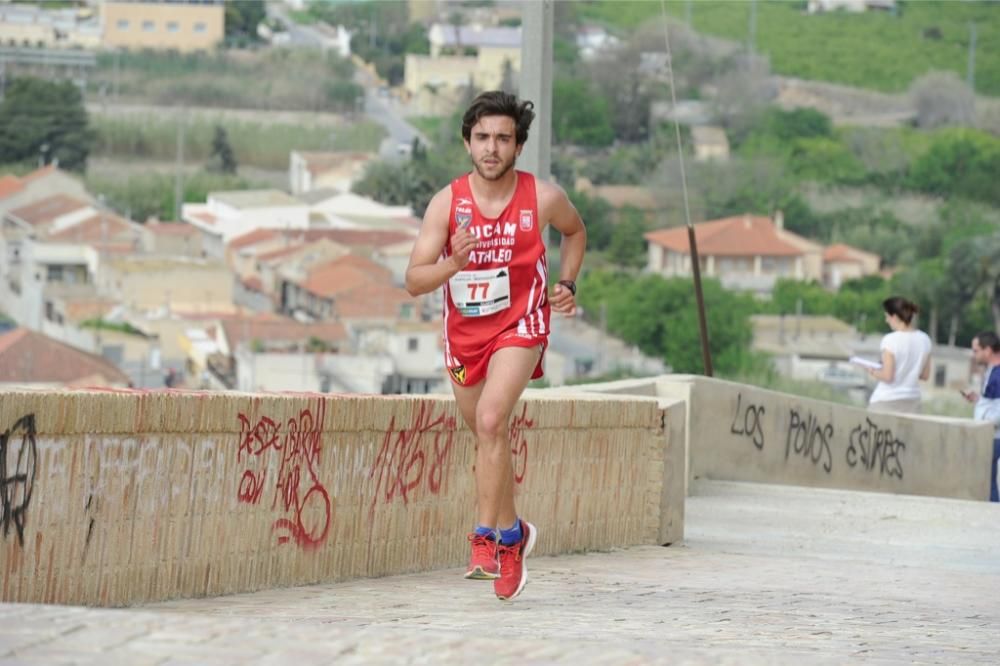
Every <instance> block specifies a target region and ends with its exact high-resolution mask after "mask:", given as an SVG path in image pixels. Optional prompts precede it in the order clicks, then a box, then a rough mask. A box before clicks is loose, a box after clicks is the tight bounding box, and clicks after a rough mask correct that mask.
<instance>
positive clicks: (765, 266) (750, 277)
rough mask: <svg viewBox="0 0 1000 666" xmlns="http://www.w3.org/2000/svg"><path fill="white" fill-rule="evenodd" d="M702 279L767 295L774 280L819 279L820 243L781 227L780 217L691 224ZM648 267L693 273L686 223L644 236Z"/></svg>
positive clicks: (666, 272) (667, 274)
mask: <svg viewBox="0 0 1000 666" xmlns="http://www.w3.org/2000/svg"><path fill="white" fill-rule="evenodd" d="M694 229H695V238H696V240H697V243H698V258H699V266H700V268H701V274H702V276H704V277H713V278H718V280H719V281H720V282H721V283H722V285H723V286H725V287H727V288H730V289H743V290H748V291H753V292H757V293H760V294H768V293H770V291H771V289H772V288H773V287H774V283H775V282H776V281H777V280H778V279H779V278H790V279H795V280H806V281H809V280H815V281H817V282H818V281H821V280H822V278H823V247H822V246H821V245H818V244H816V243H814V242H812V241H810V240H808V239H806V238H803V237H801V236H799V235H797V234H793V233H792V232H790V231H787V230H786V229H784V225H783V222H782V218H781V216H780V214H779V215H776V216H775V219H774V220H772V219H771V218H769V217H763V216H754V215H739V216H734V217H727V218H724V219H721V220H713V221H710V222H702V223H700V224H696V225H694ZM645 238H646V240H647V241H648V258H647V265H646V267H647V270H648V271H649V272H651V273H656V274H657V275H662V276H664V277H675V276H688V275H691V272H692V264H691V252H690V248H689V241H688V230H687V227H674V228H669V229H658V230H656V231H651V232H648V233H646V234H645Z"/></svg>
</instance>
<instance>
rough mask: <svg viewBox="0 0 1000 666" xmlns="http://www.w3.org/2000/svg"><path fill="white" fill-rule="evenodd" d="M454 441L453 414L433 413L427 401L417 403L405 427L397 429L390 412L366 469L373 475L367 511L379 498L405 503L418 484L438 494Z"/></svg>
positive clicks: (370, 476)
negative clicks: (378, 447) (382, 437)
mask: <svg viewBox="0 0 1000 666" xmlns="http://www.w3.org/2000/svg"><path fill="white" fill-rule="evenodd" d="M435 429H436V432H431V431H432V430H435ZM454 442H455V417H453V416H445V415H444V413H443V412H442V413H441V414H439V415H438V416H437V417H435V416H433V415H432V414H431V407H430V405H429V404H428V403H421V404H420V407H419V408H418V410H417V411H416V412H415V413H414V415H413V419H412V421H411V423H410V425H409V427H407V428H400V429H398V430H397V428H396V417H395V416H393V417H392V420H391V421H390V422H389V428H388V429H387V430H386V432H385V438H384V439H383V440H382V448H380V449H379V452H378V456H376V458H375V464H374V465H372V468H371V470H370V471H369V472H368V478H369V479H375V493H374V495H373V496H372V503H371V507H370V511H371V512H374V511H375V506H376V505H377V504H378V502H379V499H381V500H382V501H383V502H385V503H386V504H390V503H391V502H392V501H393V500H394V499H395V498H396V497H397V496H398V497H400V498H401V499H402V500H403V503H404V504H406V503H408V502H409V501H410V497H411V495H413V494H415V493H416V492H417V491H418V489H420V488H421V487H426V488H427V490H429V491H430V492H431V493H432V494H434V495H436V494H438V492H440V490H441V486H442V483H443V478H442V477H443V476H444V466H445V463H446V462H447V460H448V454H449V453H450V452H451V447H452V444H454ZM428 463H429V465H428ZM425 472H426V473H425Z"/></svg>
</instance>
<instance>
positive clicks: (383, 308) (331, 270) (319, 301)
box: [279, 254, 415, 325]
mask: <svg viewBox="0 0 1000 666" xmlns="http://www.w3.org/2000/svg"><path fill="white" fill-rule="evenodd" d="M279 298H280V306H279V309H280V311H281V312H283V313H285V314H288V315H291V316H297V317H301V318H305V319H308V320H314V321H322V320H328V319H334V320H337V321H343V322H346V323H351V324H354V325H365V324H391V323H393V322H396V321H399V320H412V319H415V301H414V300H413V298H412V297H411V296H410V295H409V294H408V293H406V291H405V290H404V289H401V288H399V287H396V286H393V283H392V272H391V271H390V270H389V269H388V268H386V267H384V266H381V265H379V264H377V263H375V262H374V261H372V260H371V259H367V258H365V257H361V256H358V255H353V254H349V255H346V256H344V257H341V258H340V259H336V260H334V261H330V262H326V263H323V264H320V265H318V266H315V267H313V268H312V269H311V270H309V271H308V272H307V274H306V276H305V278H304V279H301V280H283V281H282V282H281V287H280V297H279Z"/></svg>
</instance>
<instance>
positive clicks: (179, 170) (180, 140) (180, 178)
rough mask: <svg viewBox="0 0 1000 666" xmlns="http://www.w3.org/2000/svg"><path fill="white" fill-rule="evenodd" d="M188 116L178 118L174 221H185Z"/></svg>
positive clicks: (180, 115) (182, 115) (183, 115)
mask: <svg viewBox="0 0 1000 666" xmlns="http://www.w3.org/2000/svg"><path fill="white" fill-rule="evenodd" d="M185 121H186V114H185V113H184V112H183V111H182V112H181V113H180V114H179V115H178V116H177V164H176V166H175V167H174V219H175V220H176V221H178V222H181V221H183V219H182V217H181V208H182V207H183V205H184V173H183V172H184V123H185Z"/></svg>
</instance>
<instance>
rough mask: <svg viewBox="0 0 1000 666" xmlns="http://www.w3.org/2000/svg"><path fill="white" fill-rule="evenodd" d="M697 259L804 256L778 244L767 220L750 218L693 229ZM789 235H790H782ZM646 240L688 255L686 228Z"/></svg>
mask: <svg viewBox="0 0 1000 666" xmlns="http://www.w3.org/2000/svg"><path fill="white" fill-rule="evenodd" d="M694 229H695V238H696V239H697V241H698V254H699V255H701V256H705V257H708V256H717V257H719V256H722V257H741V256H742V257H747V256H749V257H754V256H764V257H797V256H801V255H802V254H804V252H803V251H802V250H801V249H799V248H797V247H795V246H794V245H792V244H791V243H789V242H787V241H785V240H782V238H781V237H780V236H779V235H778V232H777V229H776V227H775V226H774V222H772V221H771V219H770V218H767V217H760V216H750V215H740V216H736V217H727V218H724V219H721V220H713V221H711V222H702V223H700V224H696V225H694ZM786 233H790V232H786ZM645 237H646V240H648V241H649V242H650V243H655V244H657V245H660V246H662V247H665V248H667V249H668V250H672V251H674V252H679V253H681V254H688V253H689V251H690V250H689V248H688V231H687V227H674V228H672V229H659V230H657V231H651V232H649V233H647V234H645Z"/></svg>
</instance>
